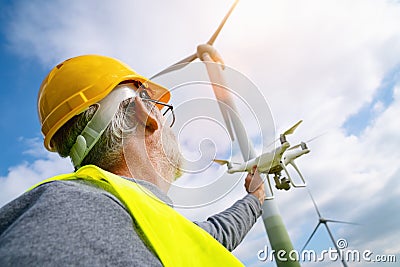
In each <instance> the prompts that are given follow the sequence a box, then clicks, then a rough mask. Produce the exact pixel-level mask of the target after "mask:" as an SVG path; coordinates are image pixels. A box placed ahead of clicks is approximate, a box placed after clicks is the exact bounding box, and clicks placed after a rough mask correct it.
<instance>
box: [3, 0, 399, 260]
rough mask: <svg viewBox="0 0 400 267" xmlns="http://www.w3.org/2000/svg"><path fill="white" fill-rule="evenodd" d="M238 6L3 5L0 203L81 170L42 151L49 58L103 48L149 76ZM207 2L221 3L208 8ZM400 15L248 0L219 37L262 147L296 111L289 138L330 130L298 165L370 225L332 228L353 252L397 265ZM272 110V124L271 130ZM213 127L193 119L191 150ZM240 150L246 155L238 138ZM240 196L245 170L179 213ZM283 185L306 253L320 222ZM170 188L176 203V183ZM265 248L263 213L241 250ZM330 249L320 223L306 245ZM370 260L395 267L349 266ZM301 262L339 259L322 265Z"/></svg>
mask: <svg viewBox="0 0 400 267" xmlns="http://www.w3.org/2000/svg"><path fill="white" fill-rule="evenodd" d="M231 2H232V1H228V0H226V1H225V0H224V1H211V0H205V1H178V0H176V1H170V3H169V4H168V5H165V6H163V7H162V8H154V7H155V5H160V2H159V1H123V0H118V1H113V2H112V3H111V2H110V1H94V0H88V1H77V0H76V1H74V0H72V1H63V0H57V1H44V0H30V1H28V0H17V1H2V2H1V11H0V14H1V17H0V30H1V32H0V33H1V35H0V40H1V46H0V53H1V63H0V68H1V73H0V75H1V78H2V82H3V84H2V87H1V94H2V97H1V100H0V101H1V102H0V109H1V112H2V113H1V114H3V116H2V119H1V120H0V125H1V137H2V138H0V140H1V141H0V142H1V143H0V146H1V148H2V152H1V153H0V155H1V156H0V157H1V158H0V206H1V205H3V204H5V203H6V202H7V201H10V200H11V199H12V198H14V197H16V196H17V195H19V194H21V193H22V192H23V191H24V190H26V189H27V188H28V187H29V186H31V185H32V184H34V183H36V182H38V181H40V180H41V179H44V178H47V177H49V176H52V175H55V174H58V173H62V172H67V171H69V170H71V166H70V164H69V162H68V160H60V159H59V158H58V157H57V155H53V154H50V153H47V152H46V151H45V150H44V149H43V148H42V137H41V133H40V126H39V122H38V118H37V111H36V98H37V92H38V88H39V86H40V83H41V81H42V79H43V77H44V76H45V75H46V74H47V72H48V71H49V70H50V69H51V68H52V67H53V65H55V64H57V63H58V62H61V61H63V60H64V59H66V58H69V57H72V56H76V55H80V54H88V53H98V54H104V55H108V56H113V57H117V58H119V59H121V60H123V61H125V62H127V63H128V64H130V65H131V66H132V67H133V68H134V69H136V70H137V71H138V72H139V73H142V74H144V75H146V76H151V75H153V74H155V73H157V72H158V71H160V70H161V69H163V68H164V67H166V66H169V65H170V64H172V63H174V62H176V61H178V60H180V59H181V58H184V57H186V56H187V55H189V54H192V53H193V52H194V51H195V48H196V46H197V45H198V44H199V43H201V42H205V41H206V40H208V38H209V36H210V34H211V33H212V32H213V31H214V30H215V28H216V26H217V25H218V23H219V21H220V19H221V18H222V17H223V16H224V15H225V12H226V11H227V9H228V8H229V6H230V5H231ZM210 5H211V6H213V8H212V9H209V8H207V7H208V6H210ZM93 6H96V8H93ZM193 10H196V12H193ZM205 13H207V16H206V17H205V16H203V14H205ZM398 25H400V4H399V3H398V2H396V1H385V0H352V1H348V0H346V1H345V0H339V1H337V0H335V1H334V0H328V1H318V0H306V1H302V2H295V3H294V2H293V1H290V0H268V1H261V0H241V1H240V2H239V4H238V6H237V8H236V10H235V11H234V13H233V14H232V17H231V18H230V19H229V20H228V22H227V24H226V27H225V28H224V29H223V31H222V32H221V35H220V37H219V39H218V40H217V41H216V43H215V47H216V48H217V50H218V51H219V52H220V53H221V55H222V57H223V58H224V60H225V62H226V63H227V64H228V65H229V66H230V67H232V68H234V69H235V70H236V71H238V72H240V73H241V74H242V75H244V76H246V77H248V79H249V80H251V81H252V83H254V84H255V85H256V86H257V90H258V91H257V92H261V93H262V94H263V96H264V98H265V99H264V100H265V101H266V102H267V103H268V108H267V107H264V106H263V105H260V106H259V105H257V104H255V105H253V106H252V111H254V114H256V117H257V119H258V120H259V121H260V122H263V123H260V125H262V126H261V128H262V129H261V130H260V129H255V127H254V124H251V123H252V119H251V118H250V117H249V116H248V113H247V112H246V110H245V109H241V111H243V114H242V115H243V116H244V117H245V121H246V126H247V127H248V129H247V130H248V131H249V132H250V134H251V136H254V139H253V141H256V143H257V146H258V148H259V146H260V145H261V141H264V142H267V141H268V140H267V139H268V138H269V139H271V136H269V134H271V133H273V134H274V133H275V132H274V130H275V129H276V134H275V135H277V134H278V133H279V132H282V131H284V130H286V129H287V128H288V127H290V126H291V125H293V124H294V123H295V122H297V121H298V120H300V119H303V121H304V122H303V123H302V125H301V126H299V128H298V129H297V130H296V134H294V135H292V136H290V139H289V141H290V142H291V143H292V144H295V143H297V142H299V141H302V140H309V139H310V138H312V137H314V136H317V135H319V134H321V133H325V132H326V134H325V135H323V136H322V137H320V138H318V139H316V140H315V141H313V142H312V143H311V144H309V147H310V149H311V153H310V154H308V155H306V156H304V158H300V159H299V160H298V162H297V163H298V165H299V167H300V169H301V170H302V173H303V174H304V175H305V177H306V180H307V183H308V187H309V189H310V190H311V191H312V192H313V195H314V197H315V199H316V201H317V203H318V206H319V208H320V210H321V212H322V214H323V215H324V216H326V217H327V218H332V219H338V220H345V221H353V222H359V223H361V224H362V226H344V225H332V226H331V227H332V228H331V229H332V231H333V232H334V236H335V237H336V238H341V237H342V238H346V239H347V240H348V242H349V244H350V247H351V248H352V249H358V250H365V249H369V250H372V251H374V252H375V254H396V255H397V256H398V261H399V260H400V256H399V253H400V246H399V245H398V239H399V238H400V235H399V233H398V231H396V230H397V229H398V225H399V223H400V216H399V212H398V211H399V209H400V207H399V204H397V203H399V202H398V201H397V200H398V199H399V197H400V191H399V190H400V177H399V175H400V169H399V168H400V167H399V164H398V163H399V160H400V152H399V151H398V147H399V145H400V125H399V123H398V114H399V113H400V81H399V72H400V67H399V66H400V56H399V55H400V29H399V27H398ZM197 64H201V63H197ZM194 67H196V66H195V65H194ZM203 74H204V73H203ZM245 89H246V88H244V89H243V90H245ZM174 92H175V93H173V97H174V98H173V101H175V104H176V103H179V101H185V99H186V100H187V99H188V97H189V99H191V101H194V100H195V99H198V95H196V94H195V93H187V92H183V91H179V90H175V91H174ZM244 92H246V94H247V95H249V97H255V98H257V97H258V95H257V94H254V93H250V91H249V90H248V91H244ZM174 94H175V95H174ZM264 108H265V110H264ZM186 111H187V112H181V113H180V114H179V112H178V113H177V116H178V117H180V118H185V115H188V114H191V113H190V112H192V111H193V110H186ZM270 112H271V114H272V117H273V119H274V121H273V122H274V124H273V125H272V126H265V125H269V124H268V123H266V122H265V121H266V120H269V119H267V118H269V115H268V114H269V113H270ZM267 115H268V116H267ZM264 123H265V124H264ZM213 129H214V128H213V127H210V128H207V129H205V130H199V129H196V128H193V129H189V130H188V131H187V133H186V135H184V136H183V137H182V140H181V141H182V143H185V144H186V145H185V146H183V149H184V152H187V153H188V154H187V155H192V154H190V153H194V152H197V149H198V147H197V144H195V143H196V142H198V140H202V138H203V137H207V138H211V140H212V141H213V142H215V144H217V146H218V148H221V149H226V147H227V146H228V145H229V144H230V143H229V140H227V139H224V138H225V137H224V135H221V134H218V136H213V134H214V135H215V134H216V133H219V132H218V131H216V130H213ZM178 130H179V129H178ZM258 130H260V132H261V133H262V137H260V136H258V133H259V132H257V131H258ZM202 134H203V135H202ZM210 136H211V137H210ZM267 137H268V138H267ZM213 138H214V139H213ZM259 149H260V148H259ZM223 151H225V150H223ZM231 152H232V154H233V157H235V158H237V159H239V160H240V156H239V155H237V147H235V145H233V150H232V151H231ZM224 154H225V153H224ZM226 154H229V153H226ZM194 155H195V153H194ZM224 173H225V169H223V167H218V166H214V165H212V167H211V168H209V169H208V170H206V171H205V172H204V173H202V174H200V175H199V176H190V175H187V176H184V177H183V178H182V180H178V183H177V184H178V186H181V187H182V188H183V189H185V187H186V186H187V187H193V186H198V185H199V184H202V183H203V184H207V183H210V182H211V181H212V178H214V179H215V177H220V176H222V175H223V174H224ZM234 177H235V178H237V179H240V177H238V176H234ZM233 179H234V178H233ZM209 193H210V194H211V192H209ZM243 194H244V192H243V187H242V185H241V182H240V180H239V183H238V186H237V187H234V188H233V190H232V191H231V192H230V193H229V194H228V195H226V196H225V197H224V198H222V199H220V200H219V201H217V202H215V203H213V205H208V206H206V207H203V208H192V209H181V210H180V211H181V212H182V213H183V214H184V215H186V216H187V217H189V218H190V219H194V220H199V219H205V218H206V217H207V216H208V215H211V214H212V213H215V212H218V211H220V210H222V209H223V208H225V207H228V206H229V205H231V204H232V203H233V202H234V201H235V200H236V199H238V198H240V197H241V196H242V195H243ZM275 194H276V203H277V205H278V207H279V209H280V212H281V215H282V218H283V220H284V222H285V224H286V226H287V229H288V231H289V234H290V236H291V239H292V241H293V244H294V246H295V248H297V249H300V248H301V247H302V245H303V244H304V242H305V241H306V239H307V238H308V236H309V234H311V232H312V230H313V229H314V227H315V225H316V224H317V216H316V213H315V211H314V208H313V206H312V202H311V201H310V199H309V197H308V196H307V194H306V191H304V190H302V189H292V190H290V191H289V192H281V191H276V192H275ZM171 197H172V198H173V199H174V198H175V199H177V200H179V196H178V195H174V193H173V192H172V193H171ZM204 199H206V196H203V198H199V199H196V200H197V201H205V200H204ZM268 244H269V243H268V239H267V237H266V235H265V231H264V229H263V225H262V223H261V222H260V221H259V222H257V224H256V225H255V227H254V229H253V230H252V231H251V232H250V233H249V235H248V236H247V238H246V239H245V241H244V242H243V243H242V245H241V246H239V247H238V248H237V249H236V250H235V252H234V253H235V255H237V256H238V257H239V258H240V259H241V260H243V261H244V262H245V263H246V265H247V266H273V264H270V263H265V262H260V261H258V260H257V256H256V253H257V251H258V250H260V249H262V248H264V246H265V245H268ZM329 246H331V243H330V240H329V239H328V236H327V234H326V231H325V230H324V229H323V228H320V229H319V230H318V232H317V234H316V236H315V239H313V241H312V242H311V243H310V245H309V248H314V249H318V250H322V249H327V248H328V247H329ZM349 265H350V264H349ZM366 265H367V266H395V264H389V263H388V264H386V265H383V264H376V263H375V264H374V263H370V264H366V263H354V264H351V266H366ZM303 266H324V267H327V266H338V265H337V263H335V262H329V261H326V262H322V263H318V264H316V263H314V264H313V263H305V264H303Z"/></svg>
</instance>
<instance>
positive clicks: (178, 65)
mask: <svg viewBox="0 0 400 267" xmlns="http://www.w3.org/2000/svg"><path fill="white" fill-rule="evenodd" d="M196 58H197V53H194V54H193V55H190V56H188V57H186V58H184V59H182V60H180V61H178V62H176V63H175V64H173V65H171V66H169V67H168V68H166V69H164V70H162V71H160V72H159V73H157V74H156V75H153V77H151V79H154V78H156V77H157V76H160V75H163V74H166V73H168V72H171V71H174V70H179V69H182V68H183V67H186V66H187V65H188V64H189V63H190V62H192V61H193V60H195V59H196Z"/></svg>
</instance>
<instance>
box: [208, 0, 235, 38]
mask: <svg viewBox="0 0 400 267" xmlns="http://www.w3.org/2000/svg"><path fill="white" fill-rule="evenodd" d="M238 2H239V0H236V1H235V2H234V3H233V5H232V6H231V8H230V9H229V11H228V13H227V14H226V15H225V17H224V18H223V19H222V21H221V23H220V24H219V27H218V29H217V30H216V31H215V32H214V34H213V35H212V36H211V38H210V40H208V42H207V44H209V45H213V44H214V42H215V39H217V37H218V35H219V33H220V32H221V30H222V28H223V27H224V25H225V22H226V21H227V20H228V18H229V16H230V15H231V13H232V11H233V10H234V9H235V7H236V5H237V3H238Z"/></svg>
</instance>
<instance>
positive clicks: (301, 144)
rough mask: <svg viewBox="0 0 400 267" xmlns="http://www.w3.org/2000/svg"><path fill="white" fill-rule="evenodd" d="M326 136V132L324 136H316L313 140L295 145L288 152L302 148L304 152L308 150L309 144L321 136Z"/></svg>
mask: <svg viewBox="0 0 400 267" xmlns="http://www.w3.org/2000/svg"><path fill="white" fill-rule="evenodd" d="M325 134H326V132H325V133H322V134H319V135H317V136H314V137H313V138H311V139H309V140H308V141H305V142H300V143H299V144H297V145H294V146H291V147H289V148H288V149H287V150H293V149H296V148H298V147H301V149H302V150H304V149H307V144H308V143H311V142H312V141H314V140H315V139H317V138H320V137H321V136H323V135H325Z"/></svg>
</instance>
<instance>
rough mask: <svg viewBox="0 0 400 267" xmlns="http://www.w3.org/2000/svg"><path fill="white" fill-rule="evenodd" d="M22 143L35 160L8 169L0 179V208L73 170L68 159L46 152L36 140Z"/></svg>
mask: <svg viewBox="0 0 400 267" xmlns="http://www.w3.org/2000/svg"><path fill="white" fill-rule="evenodd" d="M23 142H25V143H26V144H27V150H26V153H28V154H31V155H34V156H35V159H34V160H33V162H23V163H21V164H20V165H17V166H12V167H10V168H9V169H8V173H7V175H6V176H4V177H0V190H1V194H0V207H1V206H3V205H4V204H6V203H7V202H9V201H11V200H12V199H14V198H16V197H17V196H19V195H21V194H22V193H24V192H25V191H26V190H28V189H29V188H30V187H31V186H33V185H35V184H37V183H39V182H40V181H42V180H44V179H46V178H50V177H52V176H55V175H58V174H61V173H67V172H71V171H72V170H73V167H72V165H71V163H70V161H69V160H68V159H62V158H60V157H59V156H58V155H57V154H55V153H50V152H47V151H46V150H44V148H43V147H42V143H41V142H39V141H38V139H36V138H35V139H24V140H23Z"/></svg>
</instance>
